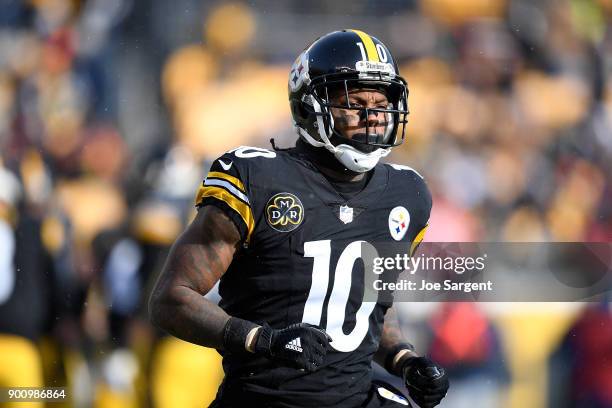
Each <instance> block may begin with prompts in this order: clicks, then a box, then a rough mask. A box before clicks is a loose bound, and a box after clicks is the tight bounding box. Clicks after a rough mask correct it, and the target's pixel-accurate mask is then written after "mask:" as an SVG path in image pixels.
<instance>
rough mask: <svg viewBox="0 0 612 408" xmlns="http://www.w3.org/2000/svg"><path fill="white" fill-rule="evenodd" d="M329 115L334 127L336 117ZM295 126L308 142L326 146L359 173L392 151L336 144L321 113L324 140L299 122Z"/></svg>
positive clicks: (319, 126) (317, 107) (316, 107)
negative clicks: (331, 140) (359, 148)
mask: <svg viewBox="0 0 612 408" xmlns="http://www.w3.org/2000/svg"><path fill="white" fill-rule="evenodd" d="M310 102H311V103H312V105H313V107H314V110H315V112H321V106H320V105H319V103H318V102H317V101H316V99H315V98H313V97H311V98H310ZM329 116H330V119H331V121H332V123H331V126H332V127H333V126H334V124H333V120H334V118H333V117H332V116H331V115H329ZM295 127H296V128H297V131H298V133H299V134H300V135H301V136H302V137H304V139H305V140H306V142H308V144H310V145H311V146H314V147H325V148H326V149H327V150H328V151H330V152H331V153H332V154H333V155H334V157H336V159H338V161H339V162H340V163H342V164H343V165H344V167H346V168H347V169H349V170H352V171H354V172H357V173H365V172H366V171H370V170H372V169H373V168H374V166H376V164H377V163H378V161H379V160H380V159H381V158H383V157H385V156H387V155H388V154H389V153H391V148H386V149H383V148H378V149H376V150H374V151H373V152H370V153H364V152H362V151H359V150H357V149H356V148H354V147H353V146H350V145H347V144H340V145H338V146H334V145H333V144H332V143H331V142H330V141H329V137H328V135H327V134H326V132H325V124H324V123H323V118H322V117H321V116H320V115H319V116H318V117H317V129H318V131H319V137H320V138H321V140H322V141H318V140H315V139H314V138H313V137H312V136H310V134H309V133H308V132H307V131H306V130H305V129H302V128H301V127H299V126H297V124H296V125H295Z"/></svg>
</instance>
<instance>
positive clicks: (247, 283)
mask: <svg viewBox="0 0 612 408" xmlns="http://www.w3.org/2000/svg"><path fill="white" fill-rule="evenodd" d="M372 171H373V173H372V175H371V178H370V180H369V182H368V183H367V185H366V186H365V188H364V189H363V190H362V191H361V192H360V193H358V194H356V195H353V196H352V197H351V198H350V199H348V201H347V200H346V199H345V198H343V196H342V195H340V194H339V193H338V192H337V191H336V190H335V189H334V188H333V186H332V185H331V184H330V183H329V181H328V180H327V179H326V178H325V177H324V176H323V175H322V174H321V173H320V172H319V171H318V170H317V168H316V167H315V166H314V165H313V164H312V163H311V162H310V161H309V160H307V159H306V158H305V157H304V156H302V155H301V154H300V153H299V152H298V151H296V150H288V151H271V150H266V149H261V148H255V147H240V148H237V149H234V150H232V151H230V152H228V153H226V154H224V155H223V156H221V157H220V158H219V159H217V160H215V161H214V163H213V165H212V167H211V170H210V172H209V173H208V176H207V177H206V179H205V180H204V182H203V184H202V186H201V188H200V190H199V192H198V197H197V199H196V204H197V205H198V206H203V205H208V204H212V205H215V206H218V207H219V208H221V209H223V210H224V211H225V212H226V213H227V215H228V216H229V217H230V218H231V219H232V220H233V221H234V222H235V223H236V225H237V226H238V229H239V230H240V233H241V235H242V238H243V242H244V245H243V249H241V250H240V251H239V252H238V253H237V254H236V255H235V257H234V260H233V262H232V263H231V265H230V267H229V269H228V270H227V272H226V273H225V274H224V275H223V277H222V278H221V281H220V286H219V292H220V295H221V297H222V300H221V302H220V306H221V307H222V308H223V309H224V310H225V311H227V313H228V314H230V315H232V316H236V317H240V318H242V319H247V320H250V321H253V322H256V323H259V324H262V323H264V322H265V323H268V324H269V325H270V326H272V327H273V328H279V329H280V328H284V327H286V326H288V325H290V324H292V323H297V322H306V323H311V324H315V325H318V326H320V327H322V328H323V329H325V330H326V331H327V333H328V334H329V335H330V336H331V338H332V342H331V346H332V348H333V349H332V350H331V352H329V353H328V355H327V356H326V360H325V362H324V364H323V366H322V367H321V368H320V369H319V370H318V371H316V372H314V373H306V372H303V371H299V370H296V369H292V368H286V367H280V366H277V365H276V364H275V363H273V362H271V361H269V360H267V359H266V358H263V357H257V356H255V355H253V354H250V353H246V352H245V353H244V354H235V353H225V355H224V358H223V366H224V370H225V373H226V377H225V380H224V383H223V385H222V387H221V390H220V395H219V396H218V399H220V400H228V401H229V400H231V399H233V398H236V397H237V396H241V397H242V398H244V397H245V396H248V397H249V399H250V400H251V401H257V398H259V397H264V398H265V401H274V402H273V403H269V402H268V403H266V405H265V406H279V407H302V406H319V407H327V406H330V407H331V406H334V407H339V406H343V407H344V406H346V407H355V406H360V404H361V403H362V402H363V401H364V400H365V399H366V397H367V392H368V390H369V389H370V382H371V362H372V357H373V355H374V353H375V352H376V350H377V349H378V344H379V340H380V335H381V331H382V326H383V320H384V315H385V312H386V310H387V308H388V306H389V305H388V304H384V303H382V302H373V301H365V300H364V267H363V263H362V262H360V259H361V253H360V251H361V244H362V243H363V241H366V242H370V243H381V242H400V243H402V244H405V247H406V248H410V247H412V248H414V245H416V244H418V242H420V240H422V238H423V234H424V231H425V228H426V226H427V221H428V219H429V213H430V210H431V195H430V193H429V191H428V189H427V187H426V185H425V182H424V181H423V179H422V178H421V176H420V175H419V174H418V173H416V172H415V171H414V170H412V169H410V168H408V167H404V166H397V165H389V164H378V165H377V166H376V167H375V168H374V169H373V170H372ZM257 406H259V405H257Z"/></svg>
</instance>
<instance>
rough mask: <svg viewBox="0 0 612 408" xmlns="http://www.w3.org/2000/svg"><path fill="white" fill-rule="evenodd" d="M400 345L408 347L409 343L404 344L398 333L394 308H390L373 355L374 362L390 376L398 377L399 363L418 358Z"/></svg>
mask: <svg viewBox="0 0 612 408" xmlns="http://www.w3.org/2000/svg"><path fill="white" fill-rule="evenodd" d="M402 345H407V346H408V345H409V343H406V340H404V338H403V336H402V333H401V331H400V327H399V321H398V319H397V313H396V311H395V306H391V307H390V308H389V309H388V310H387V313H386V315H385V324H384V326H383V331H382V334H381V336H380V344H379V345H378V351H376V354H374V361H376V362H377V363H378V364H380V365H381V366H383V367H385V368H386V369H387V371H389V372H390V373H391V374H395V375H400V374H401V373H400V371H399V367H401V364H399V363H400V361H401V362H403V361H404V360H405V359H407V358H409V357H416V356H418V355H417V354H416V353H415V352H414V351H411V350H410V349H409V348H407V347H402Z"/></svg>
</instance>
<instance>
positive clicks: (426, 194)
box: [410, 173, 433, 256]
mask: <svg viewBox="0 0 612 408" xmlns="http://www.w3.org/2000/svg"><path fill="white" fill-rule="evenodd" d="M417 175H418V177H419V178H420V180H419V183H418V186H419V187H418V195H419V196H420V197H421V199H422V202H423V209H424V211H423V214H424V216H423V217H422V218H421V219H420V220H419V224H418V227H417V228H418V229H417V231H418V232H417V234H416V235H415V237H414V239H413V240H412V244H410V256H413V255H414V253H415V251H416V250H417V248H418V247H419V245H420V244H421V242H423V238H425V233H426V232H427V227H428V226H429V217H430V215H431V207H432V204H433V202H432V198H431V192H430V191H429V188H428V187H427V184H426V183H425V180H424V179H423V178H422V177H421V175H420V174H418V173H417Z"/></svg>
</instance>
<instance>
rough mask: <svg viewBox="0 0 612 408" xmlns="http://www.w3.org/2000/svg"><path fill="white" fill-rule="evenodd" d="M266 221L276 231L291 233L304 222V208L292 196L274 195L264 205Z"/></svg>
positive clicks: (295, 197)
mask: <svg viewBox="0 0 612 408" xmlns="http://www.w3.org/2000/svg"><path fill="white" fill-rule="evenodd" d="M266 221H267V222H268V225H269V226H270V227H272V228H274V229H275V230H277V231H280V232H289V231H293V230H294V229H296V228H297V227H299V226H300V224H301V223H302V221H304V206H303V205H302V202H301V201H300V199H299V198H297V196H295V195H294V194H291V193H278V194H275V195H273V196H272V197H271V198H270V199H269V200H268V203H267V204H266Z"/></svg>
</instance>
